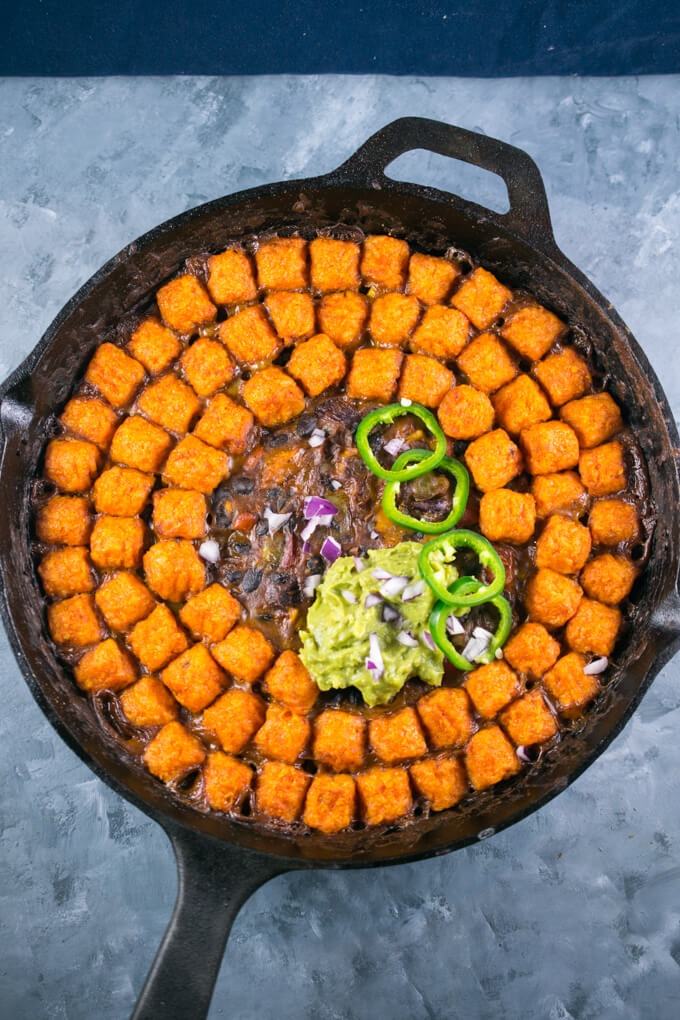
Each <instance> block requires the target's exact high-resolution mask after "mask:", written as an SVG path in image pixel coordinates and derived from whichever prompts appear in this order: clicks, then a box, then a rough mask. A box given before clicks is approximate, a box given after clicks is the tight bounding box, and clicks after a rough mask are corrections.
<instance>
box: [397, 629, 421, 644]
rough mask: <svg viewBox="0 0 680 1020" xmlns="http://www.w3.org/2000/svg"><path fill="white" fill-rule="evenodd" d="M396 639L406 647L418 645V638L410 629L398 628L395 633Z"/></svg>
mask: <svg viewBox="0 0 680 1020" xmlns="http://www.w3.org/2000/svg"><path fill="white" fill-rule="evenodd" d="M397 641H398V642H399V644H400V645H405V646H406V648H417V647H418V639H417V638H415V637H414V636H413V633H412V631H410V630H400V631H399V633H398V634H397Z"/></svg>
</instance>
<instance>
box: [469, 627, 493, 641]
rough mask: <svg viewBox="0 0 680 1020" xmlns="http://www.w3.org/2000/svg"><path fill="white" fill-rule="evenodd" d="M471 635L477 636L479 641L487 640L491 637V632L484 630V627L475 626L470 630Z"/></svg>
mask: <svg viewBox="0 0 680 1020" xmlns="http://www.w3.org/2000/svg"><path fill="white" fill-rule="evenodd" d="M472 636H473V637H476V638H479V640H480V641H487V642H489V641H491V640H492V639H493V634H492V633H491V631H490V630H485V628H484V627H475V629H474V630H473V631H472Z"/></svg>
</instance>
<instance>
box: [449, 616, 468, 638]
mask: <svg viewBox="0 0 680 1020" xmlns="http://www.w3.org/2000/svg"><path fill="white" fill-rule="evenodd" d="M446 629H447V630H448V632H449V634H464V633H465V628H464V627H463V624H462V623H461V622H460V620H459V619H458V617H457V616H456V614H455V613H450V614H449V617H448V619H447V621H446Z"/></svg>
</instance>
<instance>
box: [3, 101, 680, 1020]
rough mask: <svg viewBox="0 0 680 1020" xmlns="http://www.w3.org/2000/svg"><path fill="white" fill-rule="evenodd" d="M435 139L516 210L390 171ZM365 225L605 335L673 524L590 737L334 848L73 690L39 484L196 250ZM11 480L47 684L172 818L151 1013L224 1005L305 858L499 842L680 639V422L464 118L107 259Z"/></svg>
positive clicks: (79, 299)
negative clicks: (107, 347)
mask: <svg viewBox="0 0 680 1020" xmlns="http://www.w3.org/2000/svg"><path fill="white" fill-rule="evenodd" d="M414 148H426V149H430V150H432V151H435V152H439V153H441V154H443V155H448V156H452V157H454V158H459V159H464V160H466V161H468V162H471V163H474V164H476V165H478V166H482V167H484V168H485V169H487V170H491V171H492V172H495V173H498V174H500V175H501V176H502V177H503V179H504V180H505V182H506V184H507V187H508V193H509V198H510V211H509V212H508V213H507V214H505V215H498V214H495V213H490V212H489V211H487V210H483V209H481V208H480V207H478V206H475V205H473V204H472V203H469V202H465V201H463V200H462V199H459V198H457V197H455V196H452V195H447V194H445V193H442V192H439V191H436V190H434V189H431V188H422V187H417V186H415V185H410V184H402V183H397V182H394V181H391V180H389V178H387V177H386V176H385V174H384V170H385V168H386V167H387V166H388V165H389V163H390V162H391V161H392V160H393V159H394V158H396V157H397V156H398V155H400V154H401V153H402V152H405V151H407V150H409V149H414ZM338 223H342V224H347V225H348V226H359V227H360V228H361V229H362V230H364V231H365V232H366V233H370V232H389V233H395V234H397V235H398V236H403V237H405V238H407V239H409V240H412V241H413V242H414V243H415V244H417V245H418V246H419V247H420V248H421V249H423V250H429V249H433V250H439V249H441V248H442V247H445V246H446V244H450V243H451V242H455V243H456V244H457V245H459V246H460V247H463V248H465V249H467V250H469V251H470V252H471V253H472V254H473V255H474V256H475V258H477V259H479V261H480V262H481V263H483V264H484V265H485V266H486V267H488V268H489V269H490V270H492V271H493V272H497V273H498V274H499V275H500V276H501V277H502V278H503V279H504V280H506V281H508V283H510V284H511V285H512V286H513V287H526V288H527V289H530V290H531V291H532V292H533V293H534V294H535V295H536V297H537V298H538V299H539V300H540V301H542V302H545V303H546V304H548V305H550V307H552V308H554V309H555V310H556V311H557V313H558V314H560V313H561V314H563V315H564V314H566V313H567V311H569V313H570V318H571V320H572V321H576V322H577V323H579V325H580V328H581V329H582V330H583V331H584V332H585V333H586V334H587V335H588V337H589V338H590V340H591V342H592V344H593V347H594V351H595V356H596V358H597V359H598V360H599V362H600V364H602V365H605V364H606V367H607V371H608V373H609V380H610V381H609V387H610V389H611V390H612V392H613V393H614V394H615V396H616V398H617V400H618V401H619V403H621V404H622V406H623V407H624V408H625V409H626V412H627V415H628V423H629V424H630V425H631V426H632V428H633V429H634V430H635V433H636V436H637V438H638V441H639V443H640V446H641V448H642V450H643V453H644V455H645V458H646V460H647V464H648V469H649V475H650V489H651V496H652V499H653V501H654V504H655V507H656V514H657V527H656V532H655V536H654V540H653V543H652V547H651V550H650V558H649V562H648V566H647V569H646V571H645V574H644V577H643V583H642V588H641V594H640V598H639V602H638V603H637V606H636V609H635V612H634V618H633V621H632V626H631V628H630V631H629V634H628V637H627V640H626V642H625V647H624V648H623V652H622V654H621V656H620V657H619V661H618V663H617V665H618V666H619V671H618V674H617V677H616V679H615V681H614V682H613V683H612V685H610V687H609V688H608V689H607V691H606V692H605V693H604V694H603V696H602V697H601V699H600V700H599V702H598V704H597V707H596V709H595V711H594V712H593V713H591V715H590V716H589V717H588V723H587V725H586V727H585V730H584V731H583V732H582V733H581V734H580V736H579V740H578V742H576V741H573V742H570V741H569V739H567V740H565V741H564V742H563V745H562V749H561V753H560V756H559V758H556V759H555V760H551V761H549V762H546V763H544V764H542V765H541V766H540V767H537V768H536V769H533V770H530V772H529V773H528V774H527V775H526V777H525V779H524V780H523V781H522V782H521V784H517V785H515V786H513V787H512V788H511V789H510V790H509V791H508V792H507V793H505V794H503V795H502V796H494V798H493V800H490V801H488V802H484V801H480V802H479V804H478V805H477V806H476V808H475V810H474V812H468V813H460V814H458V815H450V814H449V815H446V816H442V817H437V818H431V819H427V820H425V819H424V820H422V822H415V823H414V824H413V825H412V826H410V827H409V828H408V829H407V830H405V831H402V832H397V833H386V834H383V835H381V837H380V838H379V839H377V840H375V841H372V840H370V839H367V838H366V837H365V835H362V834H361V833H352V834H350V835H349V836H348V837H347V838H346V839H344V840H343V841H342V842H336V843H334V844H333V846H330V845H329V843H328V842H327V841H324V840H323V839H322V838H319V839H316V838H310V839H308V840H304V841H294V840H292V839H291V838H289V837H286V836H285V835H283V834H277V833H273V832H271V831H266V832H265V831H263V830H262V831H260V830H258V828H257V827H256V826H248V825H243V824H238V823H237V822H236V821H234V820H232V819H228V818H222V819H216V818H214V817H208V816H205V815H201V814H200V813H199V812H196V811H194V810H192V809H191V808H190V807H188V806H186V805H182V804H178V803H177V802H176V801H175V800H173V799H172V798H171V797H170V796H169V795H168V794H167V792H166V791H165V790H163V789H162V788H159V787H158V786H157V785H156V784H154V783H153V782H152V781H151V779H150V777H149V776H148V775H146V774H144V773H143V771H142V770H141V769H138V768H137V769H136V768H134V767H131V765H130V763H129V762H127V761H126V760H124V759H123V757H122V756H121V754H120V749H119V748H118V747H117V746H116V744H115V743H114V742H113V741H112V742H111V743H110V744H107V743H106V742H104V743H102V742H101V739H100V735H99V730H98V727H97V720H96V719H95V718H94V717H93V714H92V713H91V712H90V711H88V709H87V707H86V706H85V705H84V704H83V703H82V702H78V701H76V700H75V699H73V697H72V694H71V683H70V679H69V678H67V677H66V675H65V671H64V670H63V669H62V667H61V666H60V664H59V663H58V661H57V659H56V656H55V653H54V650H53V648H52V647H51V645H50V643H49V641H48V640H47V638H46V636H45V631H44V625H43V617H42V597H41V594H40V592H39V588H38V585H37V581H36V578H35V575H34V571H33V564H32V561H31V555H30V541H29V524H28V509H27V503H28V498H27V497H28V486H29V483H30V480H31V479H32V478H33V476H34V475H35V473H36V467H37V465H38V462H39V457H40V454H41V451H42V448H43V446H44V441H45V432H44V421H45V419H46V418H47V416H48V415H49V414H51V413H52V412H53V411H54V410H55V409H56V408H57V407H58V406H60V405H61V404H62V403H63V402H64V400H65V399H66V398H67V396H68V394H69V393H70V390H71V388H72V385H73V382H74V380H75V378H76V377H78V376H79V374H80V373H81V371H82V367H83V365H84V364H85V363H86V362H87V360H88V359H89V357H90V355H91V354H92V351H93V349H94V347H95V346H96V345H97V343H98V342H100V340H101V336H102V333H103V332H104V331H105V330H106V329H107V327H108V326H110V325H111V324H112V323H114V322H115V321H116V320H117V319H119V318H121V317H122V316H124V315H126V314H128V313H130V312H133V311H134V309H135V308H136V307H137V306H138V305H139V304H140V303H142V302H143V301H144V300H145V299H146V297H147V295H148V293H149V292H151V291H153V290H155V289H156V288H157V287H159V286H160V285H161V284H162V283H163V282H164V281H165V280H166V279H168V278H170V277H171V276H173V275H174V274H175V273H176V272H177V271H178V268H179V266H180V264H181V263H182V261H183V259H184V258H185V256H186V254H187V252H190V251H192V250H208V251H211V250H218V249H220V248H221V246H223V245H224V241H225V239H226V238H229V239H234V240H238V239H239V238H241V237H243V236H246V235H248V234H252V233H255V232H264V231H274V230H275V231H285V230H291V229H305V228H312V229H323V228H325V227H329V226H332V225H334V224H338ZM1 396H2V404H1V407H0V419H1V422H2V467H1V468H0V485H1V486H2V492H3V495H4V499H5V506H6V508H7V512H6V515H5V517H4V519H3V522H2V525H1V526H0V568H1V570H2V581H3V605H2V608H3V616H4V620H5V624H6V627H7V630H8V633H9V635H10V639H11V641H12V645H13V648H14V650H15V653H16V654H17V658H18V660H19V663H20V665H21V667H22V670H23V672H24V674H25V676H26V678H27V681H28V683H29V686H30V687H31V690H32V691H33V693H34V695H35V696H36V698H37V699H38V701H39V703H40V704H41V707H42V708H43V710H44V711H45V712H46V714H47V715H48V718H50V720H51V721H52V723H53V724H54V725H55V727H56V728H57V729H58V731H59V732H60V733H61V735H62V736H63V737H64V738H65V739H66V740H67V742H68V743H69V745H70V746H71V747H72V748H73V749H74V750H76V751H77V753H79V754H80V755H81V757H82V758H83V759H84V760H85V761H86V762H87V763H88V764H89V765H90V766H91V767H92V768H93V769H94V771H95V772H96V773H97V774H98V775H100V777H102V778H104V779H105V781H107V782H109V784H110V785H111V786H112V787H113V788H114V789H116V790H117V791H118V792H120V793H122V794H123V795H124V796H126V797H127V798H128V799H130V800H131V801H132V802H133V803H135V804H136V805H137V806H139V807H140V808H141V809H142V810H144V811H146V813H148V814H149V815H150V816H151V817H153V818H155V819H156V820H157V821H159V822H160V824H162V825H163V826H164V828H165V829H166V831H167V832H168V833H169V835H170V836H171V839H172V840H173V843H174V846H175V849H176V853H177V858H178V868H179V875H180V889H179V895H178V903H177V907H176V910H175V914H174V915H173V920H172V922H171V925H170V928H169V929H168V934H167V935H166V937H165V940H164V943H163V945H162V947H161V950H160V952H159V955H158V957H157V960H156V962H155V964H154V966H153V968H152V972H151V975H150V977H149V980H148V982H147V985H146V986H145V990H144V992H143V993H142V997H141V999H140V1003H139V1004H138V1007H137V1010H136V1012H135V1016H137V1017H145V1016H155V1015H158V1014H159V1012H161V1011H162V1012H163V1015H166V1016H178V1017H179V1016H187V1015H191V1016H201V1015H204V1014H205V1013H206V1012H207V1008H208V1004H209V999H210V994H211V991H212V987H213V984H214V980H215V977H216V973H217V969H218V967H219V962H220V959H221V955H222V951H223V948H224V944H225V942H226V937H227V931H228V927H229V924H230V922H231V920H233V917H234V916H235V914H236V912H237V910H238V908H239V906H240V905H241V903H242V902H243V901H244V899H245V898H246V897H247V896H248V895H249V893H250V892H252V891H253V890H254V889H255V888H256V887H257V886H258V885H259V884H261V883H262V882H263V881H265V880H266V879H267V878H269V877H272V876H273V875H275V874H278V873H280V872H282V871H285V870H289V869H292V868H306V867H315V866H321V867H349V866H369V865H379V864H387V863H397V862H400V861H405V860H414V859H417V858H419V857H423V856H428V855H431V854H436V853H444V852H447V851H449V850H452V849H457V848H459V847H461V846H464V845H466V844H467V843H469V842H472V841H473V840H475V839H478V838H480V836H482V837H483V836H485V835H490V834H491V833H492V832H493V831H497V830H498V829H500V828H503V827H505V826H507V825H509V824H512V822H514V821H516V820H518V819H519V818H521V817H523V816H524V815H525V814H526V813H528V812H529V811H532V810H535V809H536V808H537V807H538V806H540V805H541V804H542V803H544V802H545V801H546V800H547V799H548V798H549V797H551V796H554V795H555V794H556V793H557V792H559V791H560V790H561V789H564V788H565V786H566V785H567V784H568V783H569V782H570V781H572V780H573V779H574V778H575V777H576V776H577V775H578V774H580V772H581V771H582V770H583V769H584V768H585V767H586V766H587V765H588V764H589V763H590V762H591V761H592V760H593V759H594V758H595V757H596V756H597V755H598V754H599V753H601V751H602V750H604V748H605V747H606V746H607V744H608V743H609V742H610V741H611V739H613V737H614V736H615V735H616V733H617V732H618V731H619V730H620V728H621V726H622V725H623V724H624V722H625V721H626V719H627V718H628V717H629V715H630V714H631V712H632V711H633V710H634V708H635V706H636V704H637V703H638V701H639V699H640V698H641V697H642V694H643V693H644V691H645V690H646V688H647V686H648V685H649V683H650V682H651V680H652V678H653V676H654V675H655V673H656V672H657V671H658V669H660V668H661V666H662V665H663V664H664V662H665V661H667V659H668V658H669V657H670V655H671V654H672V653H673V651H674V650H675V648H676V647H677V642H678V637H679V635H680V608H679V604H680V600H679V599H678V594H677V562H678V540H679V536H678V521H677V515H676V508H677V501H678V495H679V491H678V476H677V446H678V441H677V433H676V431H675V427H674V424H673V421H672V416H671V413H670V410H669V408H668V405H667V401H666V399H665V397H664V395H663V392H662V390H661V387H660V385H659V383H658V380H657V379H656V377H655V376H654V374H653V372H652V370H651V368H650V366H649V364H648V362H647V361H646V359H645V357H644V355H643V354H642V352H641V351H640V349H639V347H638V346H637V344H636V343H635V341H634V339H633V338H632V337H631V335H630V333H629V332H628V331H627V330H626V328H625V326H624V325H623V323H622V322H621V320H620V319H619V318H618V316H617V315H616V313H615V312H614V311H613V310H612V309H611V307H610V306H609V305H608V303H607V302H606V300H605V299H604V298H603V297H602V296H601V295H599V294H598V292H597V291H596V290H595V288H594V287H592V285H591V284H590V283H589V282H588V281H587V280H585V278H584V277H583V276H582V275H581V274H580V273H579V272H578V270H576V269H575V268H574V267H573V266H572V265H571V264H570V263H569V262H568V260H566V259H565V257H564V256H563V255H562V254H561V253H560V252H559V250H558V248H557V247H556V245H555V242H554V239H553V236H552V231H551V227H550V218H549V213H548V209H547V203H546V199H545V191H544V188H543V184H542V181H541V179H540V175H539V174H538V171H537V169H536V167H535V165H534V164H533V162H532V161H531V160H530V159H529V157H528V156H526V155H525V154H523V153H521V152H519V151H518V150H516V149H513V148H511V147H509V146H506V145H504V144H503V143H500V142H497V141H495V140H493V139H488V138H485V137H483V136H480V135H475V134H472V133H470V132H466V131H463V130H461V129H458V128H452V127H450V126H448V125H444V124H438V123H436V122H432V121H424V120H419V119H415V118H408V119H403V120H400V121H396V122H394V123H393V124H391V125H389V126H388V127H386V128H385V129H383V130H382V131H380V132H378V134H376V135H374V136H373V137H372V138H371V139H369V141H368V142H367V143H366V144H365V145H364V146H363V147H362V148H361V149H359V151H358V152H357V153H356V154H355V155H354V156H353V157H352V158H351V159H350V160H348V161H347V163H345V164H343V166H341V167H340V168H339V169H338V170H336V171H334V172H333V173H331V174H328V175H325V176H323V177H319V178H315V179H311V180H306V181H297V182H287V183H284V184H275V185H269V186H266V187H263V188H258V189H253V190H251V191H248V192H244V193H241V194H239V195H234V196H228V197H226V198H224V199H220V200H218V201H216V202H212V203H209V204H207V205H205V206H201V207H199V208H198V209H195V210H191V211H190V212H188V213H185V214H183V215H182V216H180V217H177V218H176V219H174V220H171V221H169V222H168V223H166V224H164V225H162V226H160V227H158V228H157V229H156V230H154V231H152V232H150V233H149V234H147V235H145V236H144V237H142V238H140V239H139V240H138V241H136V242H134V243H133V244H132V245H130V246H128V248H126V249H125V250H124V251H123V252H121V253H120V255H118V256H116V257H115V258H114V259H113V260H112V261H111V262H110V263H108V264H107V265H106V266H105V267H103V268H102V269H101V270H100V271H99V272H98V273H97V274H96V275H95V276H94V277H93V278H92V280H90V281H89V282H88V283H87V284H86V285H85V286H84V287H83V288H82V289H81V291H80V292H79V293H78V294H77V295H75V297H74V298H73V299H72V300H71V301H70V302H69V303H68V305H66V307H65V308H64V310H63V311H62V312H61V313H60V315H59V316H58V317H57V319H56V320H55V322H54V323H53V324H52V326H51V327H50V329H49V330H48V331H47V333H46V334H45V336H44V337H43V339H42V341H41V343H40V344H39V345H38V347H37V348H36V350H35V351H34V352H33V354H32V355H31V356H30V357H29V358H28V359H27V360H26V362H25V363H24V364H23V365H22V366H20V368H19V369H17V371H16V372H15V373H14V374H13V375H12V376H11V377H10V379H9V380H8V381H7V382H6V383H5V384H4V386H3V388H2V393H1Z"/></svg>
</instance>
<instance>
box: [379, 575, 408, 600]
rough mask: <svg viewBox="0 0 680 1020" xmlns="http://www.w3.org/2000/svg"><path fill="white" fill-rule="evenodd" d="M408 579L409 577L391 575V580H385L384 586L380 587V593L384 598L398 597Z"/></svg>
mask: <svg viewBox="0 0 680 1020" xmlns="http://www.w3.org/2000/svg"><path fill="white" fill-rule="evenodd" d="M408 581H409V579H408V577H391V578H390V579H389V581H385V583H384V585H383V586H382V588H380V589H379V591H380V594H381V595H382V597H383V598H384V599H393V598H396V597H397V595H399V594H400V593H401V592H402V591H403V590H404V588H405V587H406V585H407V584H408Z"/></svg>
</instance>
